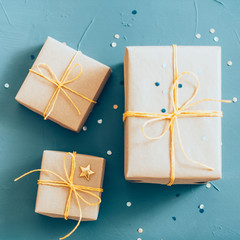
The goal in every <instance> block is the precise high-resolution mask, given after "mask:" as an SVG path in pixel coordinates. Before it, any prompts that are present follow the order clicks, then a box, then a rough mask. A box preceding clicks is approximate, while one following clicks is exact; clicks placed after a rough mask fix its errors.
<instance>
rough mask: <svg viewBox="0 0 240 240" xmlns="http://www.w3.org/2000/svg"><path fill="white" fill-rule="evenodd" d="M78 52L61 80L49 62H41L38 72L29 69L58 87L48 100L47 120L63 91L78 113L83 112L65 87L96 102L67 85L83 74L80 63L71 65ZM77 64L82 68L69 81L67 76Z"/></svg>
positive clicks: (45, 111)
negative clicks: (48, 75) (47, 73)
mask: <svg viewBox="0 0 240 240" xmlns="http://www.w3.org/2000/svg"><path fill="white" fill-rule="evenodd" d="M78 53H79V52H76V53H75V54H74V56H73V57H72V59H71V61H70V62H69V64H68V66H67V68H66V69H65V71H64V73H63V76H62V77H61V79H60V80H59V79H58V78H57V76H56V75H55V74H54V72H53V71H52V69H51V68H50V67H49V66H48V65H47V64H45V63H39V64H38V65H37V69H38V72H37V71H35V70H33V69H29V71H30V72H32V73H34V74H36V75H38V76H40V77H42V78H44V79H45V80H47V81H49V82H51V83H52V84H54V85H55V86H56V87H57V88H56V90H55V92H54V93H53V95H52V97H51V98H50V100H49V102H48V104H47V106H46V108H45V110H44V112H43V117H44V120H46V119H47V118H48V117H49V115H50V114H51V113H52V111H53V109H54V107H55V104H56V101H57V98H58V96H59V93H60V92H61V91H62V92H63V93H64V94H65V96H66V97H67V99H68V100H69V101H70V102H71V103H72V105H73V106H74V108H75V109H76V110H77V112H78V114H79V115H80V114H81V112H80V110H79V109H78V107H77V106H76V104H75V103H74V102H73V100H72V99H71V98H70V96H69V95H68V93H67V92H66V91H65V90H64V89H66V90H68V91H70V92H72V93H74V94H76V95H78V96H80V97H82V98H83V99H85V100H87V101H89V102H92V103H96V102H95V101H93V100H91V99H89V98H87V97H86V96H84V95H82V94H80V93H78V92H76V91H74V90H73V89H71V88H69V87H67V86H66V84H68V83H71V82H74V81H75V80H76V79H78V78H79V77H80V76H81V74H82V66H81V65H80V64H78V63H76V64H75V65H74V66H72V67H71V65H72V63H73V61H74V60H75V58H76V56H77V54H78ZM77 66H78V67H79V68H80V71H79V73H78V75H77V76H76V77H74V78H72V79H70V80H68V81H67V78H68V76H69V74H70V73H71V72H72V70H73V69H74V68H75V67H77ZM40 67H42V68H44V69H45V70H46V71H48V72H49V73H50V78H49V77H47V76H46V75H44V73H43V72H42V71H41V69H40ZM51 104H52V107H51V108H50V110H49V111H48V109H49V107H50V106H51ZM47 112H48V113H47Z"/></svg>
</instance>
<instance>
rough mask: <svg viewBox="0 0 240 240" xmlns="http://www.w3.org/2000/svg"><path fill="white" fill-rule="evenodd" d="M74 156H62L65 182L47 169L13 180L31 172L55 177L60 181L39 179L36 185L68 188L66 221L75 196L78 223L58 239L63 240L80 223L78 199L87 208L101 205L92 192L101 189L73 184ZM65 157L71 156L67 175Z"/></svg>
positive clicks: (72, 154)
mask: <svg viewBox="0 0 240 240" xmlns="http://www.w3.org/2000/svg"><path fill="white" fill-rule="evenodd" d="M76 154H77V153H76V152H73V153H71V152H68V153H66V154H65V155H64V158H63V169H64V173H65V177H66V179H67V180H65V179H64V178H63V177H61V176H60V175H58V174H57V173H55V172H53V171H51V170H47V169H35V170H32V171H29V172H27V173H25V174H23V175H21V176H20V177H18V178H16V179H15V180H14V181H15V182H16V181H18V180H19V179H21V178H23V177H25V176H26V175H29V174H31V173H33V172H47V173H50V174H52V175H54V176H55V177H57V178H58V179H59V180H60V181H58V180H41V179H39V180H38V184H41V185H48V186H55V187H67V188H69V195H68V198H67V202H66V205H65V211H64V219H65V220H67V219H68V214H69V210H70V206H71V199H72V194H73V193H74V196H75V198H76V201H77V205H78V209H79V219H78V222H77V224H76V226H75V227H74V228H73V230H72V231H71V232H69V233H68V234H67V235H65V236H64V237H62V238H60V239H65V238H67V237H69V236H70V235H71V234H72V233H73V232H74V231H75V230H76V229H77V228H78V226H79V224H80V222H81V219H82V211H81V205H80V202H79V199H81V200H82V201H83V202H84V203H86V204H87V205H89V206H95V205H99V204H100V203H101V198H100V197H99V196H98V195H96V194H94V193H92V192H103V189H102V188H94V187H88V186H81V185H75V184H73V177H74V173H75V158H76ZM67 155H70V156H71V167H70V173H69V174H68V172H67V167H66V157H67ZM77 191H79V192H82V193H86V194H88V195H91V196H93V197H94V198H96V199H97V200H98V201H97V202H96V203H91V202H89V201H88V200H86V199H85V198H84V197H82V196H81V195H80V194H79V193H78V192H77Z"/></svg>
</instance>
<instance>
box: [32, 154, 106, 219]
mask: <svg viewBox="0 0 240 240" xmlns="http://www.w3.org/2000/svg"><path fill="white" fill-rule="evenodd" d="M65 154H66V153H65V152H57V151H44V152H43V157H42V165H41V169H46V170H49V171H52V172H54V173H57V174H58V175H59V176H61V177H62V178H63V179H64V180H67V178H66V175H65V172H64V167H63V158H64V156H65ZM71 164H72V156H71V155H70V154H68V155H67V156H66V161H65V166H66V171H67V173H68V175H70V171H71ZM88 166H89V167H88ZM86 169H87V170H86ZM104 169H105V159H104V158H100V157H94V156H89V155H83V154H76V156H75V171H74V174H73V179H72V182H73V184H74V185H76V186H84V187H92V188H102V183H103V177H104ZM84 171H85V173H86V174H85V175H86V176H85V175H84ZM88 171H90V173H89V174H88ZM39 179H40V180H41V181H59V178H58V177H56V176H54V175H53V174H51V173H49V172H43V171H42V172H41V173H40V177H39ZM69 191H70V190H69V187H64V186H63V187H61V186H52V185H44V184H39V186H38V192H37V199H36V207H35V212H36V213H39V214H43V215H46V216H49V217H55V218H64V213H65V208H66V202H67V199H68V197H69ZM84 191H88V190H86V189H85V190H84ZM78 193H79V195H80V196H81V197H82V198H84V199H85V200H86V201H87V202H89V203H93V204H94V203H97V202H98V200H99V199H97V198H96V197H95V196H92V195H91V194H89V193H86V192H81V191H79V192H78ZM91 193H94V194H95V195H97V196H98V197H99V198H100V197H101V192H98V191H91ZM79 203H80V207H81V214H82V217H81V221H93V220H97V217H98V212H99V204H97V205H92V206H91V205H89V204H87V203H85V202H84V201H82V199H80V198H79ZM79 217H80V215H79V207H78V204H77V201H76V197H75V195H74V193H72V197H71V202H70V208H69V213H68V216H67V218H68V219H73V220H78V219H79Z"/></svg>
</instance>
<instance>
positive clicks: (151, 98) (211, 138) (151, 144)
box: [124, 46, 222, 184]
mask: <svg viewBox="0 0 240 240" xmlns="http://www.w3.org/2000/svg"><path fill="white" fill-rule="evenodd" d="M177 67H178V75H179V74H180V73H182V72H184V71H191V72H193V73H195V74H196V75H198V78H199V81H200V89H199V91H198V93H197V95H196V97H195V99H194V100H193V102H196V101H198V100H201V99H205V98H212V99H219V100H220V99H221V48H220V47H217V46H177ZM124 78H125V81H124V84H125V112H127V111H135V112H151V113H161V109H166V113H171V112H172V105H171V104H170V101H171V100H170V97H169V92H170V89H171V87H172V85H173V65H172V47H171V46H156V47H154V46H143V47H127V48H126V51H125V58H124ZM156 82H158V83H157V84H156ZM180 83H181V84H182V88H178V99H179V100H178V101H179V103H180V106H181V105H182V104H183V103H184V102H186V101H187V100H188V99H189V98H190V97H191V96H192V94H193V91H194V89H195V87H196V83H195V82H194V80H193V77H191V76H190V75H188V76H187V75H184V77H183V78H182V80H181V81H180ZM166 93H167V94H166ZM191 110H204V111H212V110H214V111H221V103H219V102H203V103H201V104H198V105H195V106H193V107H191ZM150 119H151V118H143V117H127V118H126V120H125V125H124V127H125V178H126V180H129V181H133V182H145V183H159V184H168V183H169V181H170V133H169V131H168V132H166V134H165V135H164V136H163V137H162V138H161V139H159V140H149V139H147V138H145V137H144V135H143V133H142V126H143V124H144V123H145V122H146V121H148V120H150ZM168 123H169V121H168V120H163V121H157V122H155V123H152V124H149V125H148V126H147V127H146V128H145V130H146V133H147V134H148V135H150V136H158V135H160V133H161V132H162V130H163V129H164V127H166V125H167V124H168ZM178 125H179V129H180V134H181V139H182V142H183V148H184V150H185V152H186V154H187V155H188V156H189V157H190V158H191V159H192V160H194V161H197V162H199V163H202V164H206V165H207V166H209V167H211V168H214V170H213V171H209V170H208V169H206V168H203V167H201V166H198V165H196V164H193V163H191V162H189V161H187V159H186V158H185V157H184V155H183V154H182V152H181V149H180V145H179V141H178V138H177V133H176V132H177V131H176V130H175V134H174V140H175V149H174V150H175V174H176V178H175V181H174V184H195V183H196V184H197V183H204V182H208V181H212V180H217V179H220V178H221V174H222V163H221V161H222V159H221V154H222V153H221V118H220V117H183V118H178ZM175 127H176V126H175ZM203 139H204V140H203Z"/></svg>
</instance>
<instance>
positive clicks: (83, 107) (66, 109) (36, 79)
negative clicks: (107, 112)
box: [15, 37, 111, 132]
mask: <svg viewBox="0 0 240 240" xmlns="http://www.w3.org/2000/svg"><path fill="white" fill-rule="evenodd" d="M76 52H77V51H76V50H74V49H72V48H70V47H68V46H66V45H65V44H64V43H60V42H58V41H57V40H55V39H53V38H51V37H48V38H47V40H46V42H45V44H44V45H43V47H42V49H41V51H40V53H39V55H38V57H37V59H36V61H35V62H34V64H33V66H32V68H31V69H33V70H35V71H36V72H39V71H38V69H37V66H38V64H41V63H44V64H47V65H48V66H49V67H50V68H51V69H52V71H53V73H54V74H55V75H56V76H57V78H58V79H61V77H62V76H63V74H64V71H65V70H66V68H67V66H68V64H69V63H70V61H71V59H72V58H73V57H74V54H75V53H76ZM76 63H78V64H80V65H81V66H82V74H81V75H80V77H79V78H78V79H76V80H75V81H73V82H71V83H68V84H66V86H67V87H69V88H71V89H72V90H74V91H76V92H78V93H80V94H82V95H83V96H85V97H87V98H89V99H91V100H94V101H96V100H97V98H98V97H99V95H100V93H101V91H102V89H103V87H104V85H105V83H106V81H107V79H108V78H109V76H110V74H111V69H110V68H109V67H108V66H106V65H104V64H102V63H100V62H98V61H96V60H94V59H92V58H90V57H87V56H86V55H84V54H82V53H81V52H78V54H77V56H76V58H75V59H74V61H73V63H72V66H74V65H75V64H76ZM41 70H42V72H43V73H44V75H46V76H47V77H49V78H52V77H51V76H50V74H49V72H47V71H46V70H45V69H41ZM79 71H80V68H79V67H75V68H74V69H73V70H72V71H71V72H70V74H69V76H68V78H67V80H70V79H73V78H74V77H76V76H77V75H78V73H79ZM56 89H57V86H56V85H54V84H53V83H51V82H49V81H47V80H46V79H44V78H43V77H41V76H38V75H37V74H35V73H32V72H29V73H28V75H27V77H26V79H25V81H24V82H23V84H22V86H21V88H20V90H19V92H18V93H17V95H16V98H15V99H16V100H17V101H18V102H19V103H21V104H22V105H24V106H25V107H27V108H29V109H31V110H32V111H34V112H36V113H38V114H40V115H43V113H44V111H45V109H46V107H47V105H48V103H49V101H50V99H51V97H52V95H53V94H54V92H55V91H56ZM64 90H65V91H66V92H67V94H68V95H69V97H70V98H71V100H72V101H73V102H74V104H76V106H77V108H78V109H79V110H80V112H81V114H80V115H79V114H78V112H77V110H76V109H75V107H74V106H73V104H72V103H71V102H70V100H69V99H68V98H67V96H66V95H65V94H64V93H63V92H62V91H60V93H59V95H58V97H57V100H56V103H55V105H54V108H53V111H52V112H51V114H50V115H49V117H48V118H49V119H50V120H52V121H54V122H56V123H57V124H59V125H61V126H63V127H65V128H68V129H70V130H72V131H75V132H79V131H80V130H81V128H82V126H83V124H84V122H85V121H86V119H87V117H88V115H89V114H90V112H91V110H92V108H93V106H94V103H92V102H90V101H88V100H86V99H84V98H82V97H81V96H78V95H76V94H74V93H72V92H71V91H69V90H67V89H64ZM52 103H53V102H52ZM51 106H52V105H51ZM51 106H50V108H49V110H50V109H51ZM47 113H48V111H47Z"/></svg>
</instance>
